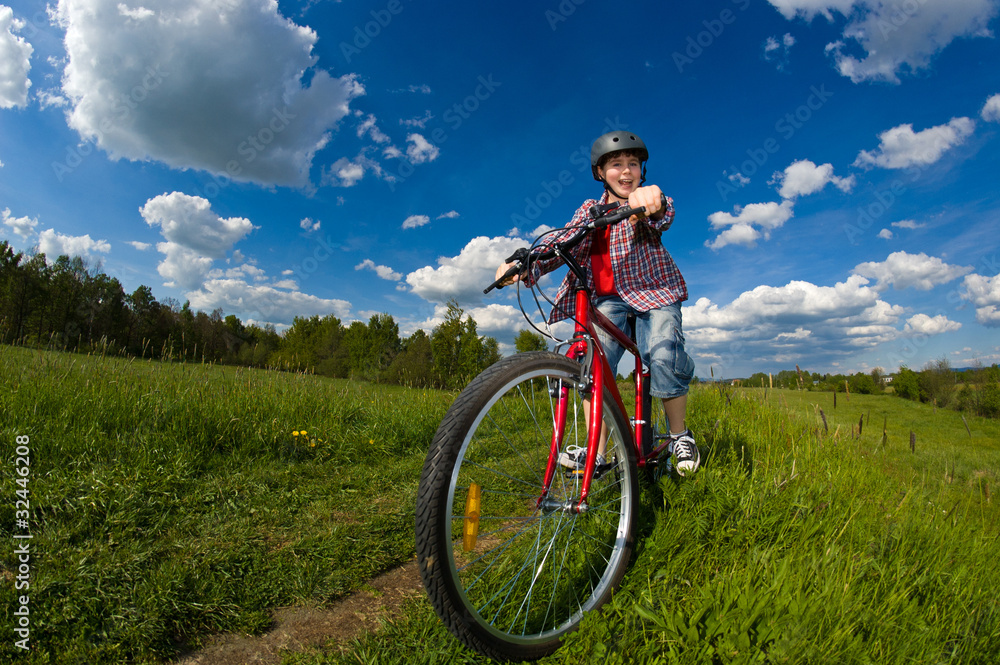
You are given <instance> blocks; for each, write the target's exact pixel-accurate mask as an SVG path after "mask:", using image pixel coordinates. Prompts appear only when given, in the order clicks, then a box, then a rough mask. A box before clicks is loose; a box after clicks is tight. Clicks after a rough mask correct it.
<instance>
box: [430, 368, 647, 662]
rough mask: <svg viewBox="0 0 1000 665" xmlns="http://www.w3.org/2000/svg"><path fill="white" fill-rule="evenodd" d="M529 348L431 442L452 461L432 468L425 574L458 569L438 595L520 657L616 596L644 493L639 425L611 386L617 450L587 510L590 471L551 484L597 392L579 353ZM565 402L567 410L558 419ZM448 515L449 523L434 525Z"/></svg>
mask: <svg viewBox="0 0 1000 665" xmlns="http://www.w3.org/2000/svg"><path fill="white" fill-rule="evenodd" d="M518 356H519V357H512V358H508V359H505V360H503V361H501V363H499V364H498V365H495V366H494V368H491V369H490V370H488V373H490V374H495V379H490V380H486V379H483V378H482V377H481V378H480V379H477V380H476V381H475V382H474V383H473V384H470V388H469V389H467V390H466V391H465V392H463V393H462V395H460V396H459V398H458V399H456V401H455V404H454V405H453V407H452V410H451V411H449V415H448V416H446V418H445V420H444V421H443V422H442V425H441V428H440V429H439V431H438V436H436V437H435V442H434V446H436V447H432V450H431V451H429V453H428V464H438V461H439V460H446V461H445V462H444V463H440V464H438V466H437V467H436V468H435V470H434V473H429V472H427V471H426V470H425V476H426V477H425V478H423V479H422V480H421V489H420V492H419V494H418V519H417V549H418V557H419V558H420V560H421V573H422V575H424V579H425V582H428V579H429V578H433V577H434V576H436V575H448V576H450V578H451V582H450V583H449V584H448V585H443V586H442V585H434V584H429V583H428V595H429V596H430V598H431V601H432V604H433V605H434V607H435V609H436V610H437V611H438V613H439V614H441V616H442V617H450V618H449V621H448V623H449V627H450V628H451V629H452V632H454V633H455V634H456V635H457V636H458V637H460V638H461V639H462V640H463V641H465V642H466V643H467V644H469V645H474V646H475V647H476V648H480V649H481V648H483V645H484V644H486V645H490V647H489V648H490V649H492V650H491V651H489V655H491V656H493V657H497V656H503V657H504V658H509V659H514V660H518V659H526V658H529V657H530V658H538V657H539V656H541V655H544V654H545V653H548V652H551V650H553V649H555V648H556V647H558V645H559V643H560V640H561V638H562V636H563V635H565V633H566V632H568V631H570V630H573V629H574V628H575V627H576V626H577V625H578V624H579V621H580V619H581V618H582V616H583V614H584V613H585V612H586V611H588V610H591V609H594V608H596V607H599V606H600V605H601V604H603V603H604V602H606V601H607V599H608V598H609V597H610V595H611V592H612V590H613V589H614V588H615V587H616V586H617V584H618V583H619V582H620V580H621V578H622V576H623V575H624V572H625V568H626V566H627V565H628V560H629V557H630V555H631V549H632V539H631V530H632V519H633V515H634V505H635V501H636V495H637V485H636V477H635V474H636V467H635V460H634V454H633V453H634V444H632V443H631V442H630V441H629V440H627V439H626V438H625V437H626V436H628V435H630V433H631V430H630V429H629V428H628V423H627V421H626V420H625V417H624V415H623V414H621V413H619V412H618V411H617V406H616V403H615V401H614V400H613V399H610V398H606V399H605V400H604V414H603V422H604V423H605V424H606V425H607V429H608V431H609V439H608V441H607V445H606V449H605V455H606V457H607V459H609V460H612V461H613V464H612V465H611V466H609V467H608V468H606V469H602V470H601V474H600V476H599V477H595V478H594V480H593V482H592V484H591V491H590V494H589V496H588V505H587V508H586V510H584V511H582V512H577V505H576V502H577V501H578V499H579V498H580V488H581V476H580V474H577V473H574V474H570V473H569V472H565V471H564V470H561V469H557V471H556V473H555V474H554V475H553V476H552V480H551V482H550V486H549V487H547V488H544V489H543V484H544V477H545V472H546V468H547V466H548V464H549V462H550V455H551V454H552V442H553V440H554V438H555V440H556V441H558V443H559V444H560V447H561V448H562V449H565V448H566V446H567V445H568V444H574V443H575V444H577V445H581V446H582V445H586V443H585V441H586V437H587V428H586V424H585V419H584V418H583V413H584V408H585V407H584V402H583V399H584V397H585V396H586V395H583V394H581V392H580V391H578V390H576V389H575V388H574V386H576V385H577V383H578V380H579V375H580V365H579V363H576V362H573V361H571V360H568V359H566V358H563V357H560V356H557V355H555V354H551V353H547V352H537V353H528V354H518ZM485 376H486V375H484V377H485ZM481 379H482V380H481ZM567 388H568V389H569V390H567ZM564 393H565V395H564ZM563 399H565V400H568V402H567V403H565V404H560V403H559V402H560V400H563ZM557 407H558V410H561V409H562V408H563V407H565V409H566V413H565V422H564V424H563V431H561V432H557V433H555V432H554V427H555V426H556V425H557V424H558V422H559V421H558V419H557V417H556V415H557ZM453 412H454V413H455V415H454V416H453V415H452V414H453ZM595 426H600V423H597V424H596V425H595ZM581 441H582V442H584V443H582V444H581ZM630 446H633V447H632V448H630ZM449 447H450V448H449ZM425 484H426V485H427V486H428V489H426V490H425ZM473 486H475V493H472V492H471V489H470V488H473ZM543 491H544V495H543ZM470 495H471V496H472V497H473V498H471V499H470V498H469V497H470ZM543 497H544V502H541V500H542V498H543ZM422 500H426V501H429V502H431V503H433V504H434V506H437V508H434V510H439V511H441V512H442V513H443V514H442V515H441V518H440V520H438V521H435V520H434V519H431V517H428V518H427V521H425V522H424V521H422V520H423V519H424V518H423V515H424V514H425V512H426V514H427V515H428V516H432V515H433V514H434V512H433V510H428V511H423V510H421V506H422V505H423V504H422V503H421V501H422ZM428 525H429V526H428ZM437 525H443V526H444V529H445V532H444V533H442V534H440V535H436V536H433V535H432V534H433V532H434V530H435V529H440V527H438V526H437ZM480 529H483V530H482V531H480ZM442 545H443V546H444V547H443V549H441V547H442ZM437 562H441V563H440V564H438V563H437ZM452 589H453V591H451V590H452ZM454 617H460V618H459V619H458V620H457V622H456V620H455V619H454Z"/></svg>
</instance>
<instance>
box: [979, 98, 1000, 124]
mask: <svg viewBox="0 0 1000 665" xmlns="http://www.w3.org/2000/svg"><path fill="white" fill-rule="evenodd" d="M979 117H980V118H982V119H983V120H985V121H987V122H1000V94H997V95H993V96H992V97H990V98H989V99H987V100H986V103H985V104H983V109H982V110H981V111H980V112H979Z"/></svg>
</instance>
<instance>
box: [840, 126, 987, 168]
mask: <svg viewBox="0 0 1000 665" xmlns="http://www.w3.org/2000/svg"><path fill="white" fill-rule="evenodd" d="M975 126H976V123H975V122H973V121H972V120H970V119H969V118H952V119H951V120H950V121H949V122H948V124H946V125H938V126H936V127H930V128H928V129H925V130H923V131H921V132H914V131H913V125H911V124H909V123H907V124H904V125H899V126H898V127H893V128H892V129H889V130H886V131H884V132H882V133H881V134H879V146H878V148H876V149H875V150H874V151H872V152H868V151H867V150H862V151H861V152H860V153H858V157H857V159H855V160H854V164H853V165H854V166H859V167H863V168H871V167H873V166H880V167H882V168H885V169H905V168H908V167H910V166H926V165H928V164H933V163H934V162H936V161H938V160H939V159H941V156H942V155H944V153H946V152H947V151H948V150H950V149H952V148H954V147H955V146H958V145H961V144H963V143H965V139H967V138H968V137H969V135H971V134H972V130H973V129H974V128H975Z"/></svg>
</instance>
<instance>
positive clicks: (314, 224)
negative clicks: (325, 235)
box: [299, 217, 320, 233]
mask: <svg viewBox="0 0 1000 665" xmlns="http://www.w3.org/2000/svg"><path fill="white" fill-rule="evenodd" d="M319 227H320V222H319V220H316V221H313V220H312V219H311V218H309V217H305V218H303V219H302V221H300V222H299V228H300V229H302V230H303V231H305V232H306V233H313V232H315V231H319Z"/></svg>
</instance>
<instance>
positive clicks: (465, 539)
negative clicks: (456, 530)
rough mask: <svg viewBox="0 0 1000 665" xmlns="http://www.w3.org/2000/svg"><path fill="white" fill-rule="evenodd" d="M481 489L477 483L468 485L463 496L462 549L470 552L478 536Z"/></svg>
mask: <svg viewBox="0 0 1000 665" xmlns="http://www.w3.org/2000/svg"><path fill="white" fill-rule="evenodd" d="M480 497H481V489H480V487H479V485H477V484H475V483H472V484H471V485H469V493H468V495H467V496H466V498H465V520H464V527H463V529H462V549H463V550H465V551H466V552H471V551H472V550H473V549H475V547H476V539H477V538H478V537H479V503H480Z"/></svg>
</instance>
